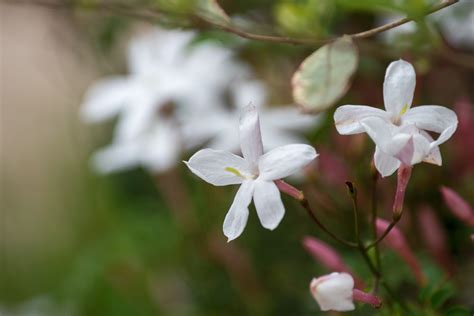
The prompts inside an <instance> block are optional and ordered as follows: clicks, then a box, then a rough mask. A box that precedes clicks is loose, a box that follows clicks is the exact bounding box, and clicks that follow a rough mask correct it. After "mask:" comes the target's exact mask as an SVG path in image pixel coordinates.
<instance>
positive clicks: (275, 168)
mask: <svg viewBox="0 0 474 316" xmlns="http://www.w3.org/2000/svg"><path fill="white" fill-rule="evenodd" d="M239 131H240V146H241V150H242V155H243V157H244V158H242V157H239V156H236V155H234V154H232V153H230V152H226V151H222V150H213V149H203V150H200V151H198V152H197V153H195V154H194V155H193V156H192V157H191V158H190V159H189V161H188V162H186V165H187V166H188V167H189V169H190V170H191V171H192V172H193V173H194V174H196V175H197V176H199V177H200V178H202V179H203V180H205V181H206V182H208V183H210V184H213V185H216V186H223V185H231V184H240V185H241V186H240V188H239V190H238V191H237V195H236V196H235V199H234V202H233V203H232V205H231V207H230V209H229V212H228V213H227V215H226V218H225V220H224V225H223V230H224V234H225V235H226V236H227V237H228V239H229V241H231V240H233V239H235V238H237V237H239V236H240V235H241V234H242V232H243V230H244V228H245V226H246V224H247V219H248V214H249V210H248V206H249V204H250V202H251V201H252V197H253V200H254V203H255V208H256V209H257V214H258V217H259V219H260V222H261V223H262V226H263V227H265V228H267V229H270V230H273V229H275V228H276V227H277V226H278V224H279V223H280V221H281V220H282V218H283V216H284V214H285V208H284V206H283V203H282V201H281V197H280V191H279V190H278V188H277V186H276V184H275V183H274V182H273V181H275V180H279V179H282V178H285V177H287V176H289V175H291V174H293V173H295V172H296V171H298V170H299V169H301V168H303V167H304V166H306V165H307V164H308V163H310V162H311V161H312V160H313V159H315V158H316V157H317V153H316V150H315V149H314V148H313V147H311V146H309V145H304V144H292V145H286V146H281V147H277V148H275V149H273V150H271V151H269V152H267V153H266V154H264V151H263V144H262V137H261V133H260V122H259V117H258V112H257V108H256V107H255V106H253V105H249V106H247V107H245V108H244V109H243V113H242V116H241V119H240V128H239Z"/></svg>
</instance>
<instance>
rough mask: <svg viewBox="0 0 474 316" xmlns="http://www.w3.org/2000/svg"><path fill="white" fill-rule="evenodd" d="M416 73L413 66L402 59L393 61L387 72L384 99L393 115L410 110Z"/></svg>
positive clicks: (386, 106) (387, 108)
mask: <svg viewBox="0 0 474 316" xmlns="http://www.w3.org/2000/svg"><path fill="white" fill-rule="evenodd" d="M415 85H416V74H415V69H414V68H413V66H412V65H411V64H410V63H408V62H406V61H404V60H402V59H400V60H398V61H394V62H392V63H391V64H390V65H389V66H388V68H387V71H386V72H385V81H384V83H383V99H384V103H385V109H386V110H387V112H390V113H391V114H392V115H395V116H400V115H402V114H403V112H404V111H406V110H408V109H409V108H410V106H411V104H412V101H413V94H414V92H415Z"/></svg>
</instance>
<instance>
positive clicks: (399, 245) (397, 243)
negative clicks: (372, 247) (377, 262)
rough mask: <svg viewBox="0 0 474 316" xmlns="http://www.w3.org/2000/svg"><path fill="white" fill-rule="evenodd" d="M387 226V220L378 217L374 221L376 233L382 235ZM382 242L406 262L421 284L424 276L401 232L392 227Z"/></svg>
mask: <svg viewBox="0 0 474 316" xmlns="http://www.w3.org/2000/svg"><path fill="white" fill-rule="evenodd" d="M388 226H389V222H387V221H386V220H383V219H381V218H378V219H377V221H376V228H377V234H378V235H382V234H383V232H384V231H385V230H386V229H387V227H388ZM383 242H384V243H385V244H386V245H387V246H388V247H390V248H391V249H393V250H394V251H395V252H396V253H397V254H398V255H399V256H400V257H401V258H402V259H403V260H404V261H405V262H406V263H407V264H408V266H409V267H410V268H411V270H412V272H413V274H414V275H415V277H416V279H417V281H418V282H419V283H420V284H423V282H424V276H423V272H422V270H421V266H420V264H419V263H418V260H417V259H416V257H415V255H414V254H413V252H412V250H411V248H410V246H408V243H407V241H406V239H405V236H403V234H402V232H401V231H400V230H399V229H398V228H397V227H393V228H392V230H391V231H390V233H388V235H387V236H386V237H385V238H384V240H383Z"/></svg>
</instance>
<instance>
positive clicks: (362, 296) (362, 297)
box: [352, 289, 382, 308]
mask: <svg viewBox="0 0 474 316" xmlns="http://www.w3.org/2000/svg"><path fill="white" fill-rule="evenodd" d="M352 299H353V300H354V301H356V302H361V303H365V304H370V305H372V306H373V307H374V308H380V307H381V306H382V301H381V300H380V299H379V298H378V297H377V296H375V295H372V294H369V293H366V292H364V291H361V290H359V289H353V290H352Z"/></svg>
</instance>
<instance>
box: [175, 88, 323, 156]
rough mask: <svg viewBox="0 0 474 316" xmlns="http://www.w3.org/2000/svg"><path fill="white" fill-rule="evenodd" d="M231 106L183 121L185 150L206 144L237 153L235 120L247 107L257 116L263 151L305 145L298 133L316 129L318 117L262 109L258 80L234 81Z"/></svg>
mask: <svg viewBox="0 0 474 316" xmlns="http://www.w3.org/2000/svg"><path fill="white" fill-rule="evenodd" d="M231 93H232V94H231V95H232V101H233V102H232V106H231V107H225V106H221V107H217V108H216V107H215V108H208V109H204V111H205V113H202V112H201V113H197V115H199V118H200V119H195V117H192V116H189V117H187V118H184V123H183V138H184V139H185V140H186V146H187V147H189V148H192V147H196V146H198V145H201V144H202V143H204V142H207V141H209V143H208V147H209V148H212V149H221V150H227V151H231V152H234V153H237V152H238V151H239V137H238V124H236V122H238V117H239V115H240V112H241V109H242V108H243V107H245V106H247V105H248V104H252V105H254V106H256V107H257V108H258V110H259V113H260V122H261V133H262V138H263V140H264V143H265V144H264V145H265V148H264V149H265V150H270V149H273V148H276V147H278V146H282V145H287V144H293V143H306V141H305V140H304V138H302V137H301V136H299V135H298V134H299V133H301V132H303V131H307V130H309V129H310V128H314V127H316V126H317V124H318V122H319V121H320V120H321V117H319V116H314V115H307V114H302V113H300V112H299V110H298V109H297V108H296V107H295V106H275V107H267V106H266V103H265V102H266V95H267V91H266V87H265V85H264V84H263V83H261V82H259V81H248V82H243V81H242V82H238V83H236V84H234V85H233V87H232V90H231Z"/></svg>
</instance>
